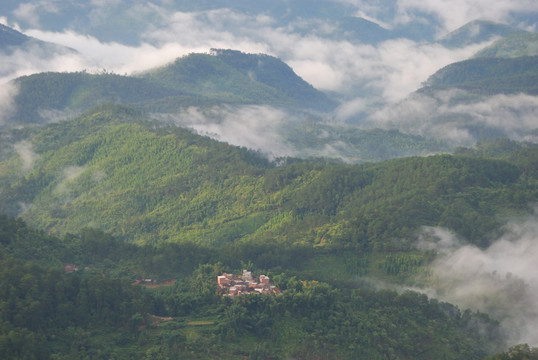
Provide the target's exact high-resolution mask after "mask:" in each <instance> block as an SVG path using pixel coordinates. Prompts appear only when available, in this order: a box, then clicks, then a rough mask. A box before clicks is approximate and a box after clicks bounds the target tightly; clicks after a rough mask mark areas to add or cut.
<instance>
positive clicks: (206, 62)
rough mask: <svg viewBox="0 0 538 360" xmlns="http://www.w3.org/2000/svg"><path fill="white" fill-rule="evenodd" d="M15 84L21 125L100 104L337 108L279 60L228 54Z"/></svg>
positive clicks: (43, 76) (216, 52)
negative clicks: (129, 72) (133, 71)
mask: <svg viewBox="0 0 538 360" xmlns="http://www.w3.org/2000/svg"><path fill="white" fill-rule="evenodd" d="M14 84H15V85H16V86H17V87H18V89H19V91H18V94H17V96H16V98H15V102H16V104H17V105H18V106H17V113H16V114H15V116H13V119H15V120H16V122H22V123H39V122H42V121H47V120H50V116H51V114H58V113H61V112H64V111H67V112H69V113H80V112H81V111H84V110H86V109H88V108H90V107H92V106H94V105H97V104H100V103H104V102H117V103H125V104H135V105H137V106H138V107H139V108H142V109H146V110H149V111H152V112H173V111H177V110H179V109H180V108H182V107H188V106H210V105H218V104H266V105H273V106H279V107H286V108H296V109H311V110H316V111H330V110H332V109H333V108H334V107H335V106H336V105H337V102H336V101H334V100H331V99H330V98H329V97H328V96H327V95H325V94H324V93H322V92H320V91H318V90H316V89H314V88H313V87H312V86H311V85H310V84H308V83H306V82H305V81H304V80H303V79H301V78H300V77H299V76H297V75H296V74H295V73H294V72H293V70H292V69H291V68H290V67H289V66H287V65H286V64H285V63H283V62H282V61H280V60H278V59H276V58H274V57H271V56H267V55H252V54H244V53H241V52H239V51H231V50H214V51H212V53H211V54H191V55H188V56H186V57H183V58H179V59H177V60H176V61H175V62H173V63H172V64H169V65H167V66H164V67H162V68H159V69H154V70H151V71H148V72H146V73H143V74H139V75H137V76H120V75H116V74H110V73H102V74H88V73H85V72H80V73H42V74H35V75H30V76H25V77H21V78H18V79H16V80H15V81H14Z"/></svg>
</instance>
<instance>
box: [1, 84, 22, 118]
mask: <svg viewBox="0 0 538 360" xmlns="http://www.w3.org/2000/svg"><path fill="white" fill-rule="evenodd" d="M17 91H18V89H17V87H16V86H15V85H13V84H8V83H5V84H2V81H1V80H0V126H3V125H4V124H5V121H6V120H7V119H8V118H9V117H10V116H11V115H12V114H13V112H14V110H15V96H16V95H17Z"/></svg>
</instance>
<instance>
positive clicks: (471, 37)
mask: <svg viewBox="0 0 538 360" xmlns="http://www.w3.org/2000/svg"><path fill="white" fill-rule="evenodd" d="M522 33H525V31H524V30H521V29H518V28H516V27H513V26H510V25H506V24H500V23H495V22H492V21H487V20H473V21H471V22H469V23H467V24H465V25H464V26H462V27H460V28H458V29H456V30H454V31H452V32H450V33H449V34H447V35H445V36H444V37H443V38H441V39H440V40H439V43H440V44H442V45H444V46H447V47H463V46H466V45H471V44H477V43H481V42H485V41H489V40H491V39H493V38H495V37H504V36H507V35H510V34H522Z"/></svg>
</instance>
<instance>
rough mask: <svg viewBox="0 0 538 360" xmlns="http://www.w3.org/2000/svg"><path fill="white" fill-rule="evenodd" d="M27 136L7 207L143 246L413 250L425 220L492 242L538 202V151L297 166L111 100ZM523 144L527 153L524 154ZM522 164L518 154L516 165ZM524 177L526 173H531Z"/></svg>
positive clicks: (13, 169) (7, 191)
mask: <svg viewBox="0 0 538 360" xmlns="http://www.w3.org/2000/svg"><path fill="white" fill-rule="evenodd" d="M23 139H25V140H26V141H28V142H30V143H32V144H33V149H34V151H35V152H36V153H37V160H36V162H35V164H34V165H33V167H32V168H31V169H30V170H28V171H26V172H22V173H21V168H19V167H17V166H16V165H15V164H16V163H17V162H16V161H15V159H16V157H15V156H16V155H15V154H12V155H11V157H9V156H8V157H7V158H6V160H5V161H3V162H1V163H0V166H4V168H5V169H10V170H9V172H6V174H3V175H2V176H0V179H1V181H0V184H4V185H3V186H2V188H1V189H0V199H1V200H2V201H1V203H0V204H1V205H0V210H1V211H2V212H4V213H8V214H11V215H16V214H19V212H20V210H21V204H23V205H24V206H25V207H26V208H25V209H26V210H25V211H23V212H22V213H21V216H22V217H23V218H24V219H26V220H27V221H28V222H29V223H31V224H33V225H35V226H38V227H39V228H41V229H46V230H48V231H50V232H54V233H62V234H65V233H67V232H71V233H78V232H79V230H80V229H81V228H86V227H94V228H99V229H102V230H105V231H110V232H112V233H113V234H115V235H116V236H120V237H121V238H123V239H126V240H128V241H133V242H136V243H140V244H162V243H166V242H175V243H184V242H194V243H198V244H204V245H217V246H222V245H223V244H226V243H234V242H237V241H242V242H247V243H271V244H275V243H277V244H282V243H285V244H290V245H291V244H310V245H319V246H324V247H328V248H358V249H362V250H365V251H369V250H376V251H385V250H389V249H392V250H398V251H400V250H408V249H409V246H410V242H409V240H410V239H411V238H412V237H413V236H414V233H415V232H416V231H417V230H418V229H419V227H420V226H423V225H431V226H438V225H440V226H444V227H447V228H449V229H452V230H453V231H455V232H457V233H459V234H460V235H462V236H464V237H465V238H467V239H468V240H469V241H470V242H474V243H476V244H480V245H485V244H486V240H487V236H488V235H489V234H490V233H491V231H492V230H494V229H496V228H497V227H498V226H499V225H501V223H500V222H499V220H498V218H496V217H495V214H497V213H498V212H502V211H522V210H525V209H526V205H527V204H528V203H530V202H533V201H536V197H537V191H536V177H535V176H536V172H535V170H533V169H534V168H535V166H534V164H535V163H536V153H535V151H534V152H533V150H532V148H529V150H525V151H524V152H523V153H525V154H526V155H523V153H522V156H521V157H514V159H512V160H510V161H506V160H493V159H480V158H470V157H462V156H450V155H439V156H431V157H424V158H420V157H412V158H405V159H398V160H391V161H387V162H383V163H378V164H363V165H343V164H331V163H326V162H322V161H319V162H315V161H292V160H290V161H289V164H288V165H283V166H278V167H275V166H274V165H272V164H270V163H268V161H267V160H265V159H264V158H262V157H260V156H259V155H258V154H256V153H254V152H252V151H248V150H246V149H241V148H237V147H232V146H228V145H226V144H222V143H218V142H215V141H213V140H210V139H208V138H204V137H200V136H197V135H194V134H192V133H190V132H189V131H187V130H184V129H180V128H176V127H173V126H165V125H162V124H158V123H150V122H146V121H144V120H143V118H142V116H141V115H140V114H138V113H136V112H135V111H133V110H132V109H129V108H124V107H117V106H105V107H102V108H99V109H96V110H95V111H93V112H90V113H88V114H86V115H84V116H82V117H80V118H78V119H76V120H73V121H70V122H65V123H58V124H52V125H49V126H46V127H44V128H42V129H36V130H34V131H32V132H30V133H28V134H27V135H24V136H23ZM522 151H523V150H522ZM518 159H519V160H518ZM522 173H524V174H525V176H524V177H522V176H521V175H522Z"/></svg>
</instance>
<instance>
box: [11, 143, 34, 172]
mask: <svg viewBox="0 0 538 360" xmlns="http://www.w3.org/2000/svg"><path fill="white" fill-rule="evenodd" d="M13 149H14V150H15V152H16V153H17V155H19V157H20V158H21V159H22V171H23V172H24V173H26V172H28V171H29V170H30V169H31V168H32V166H33V165H34V162H35V161H36V160H37V158H38V157H39V155H37V154H36V153H35V152H34V150H33V148H32V143H30V142H28V141H21V142H18V143H16V144H15V145H13Z"/></svg>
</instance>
